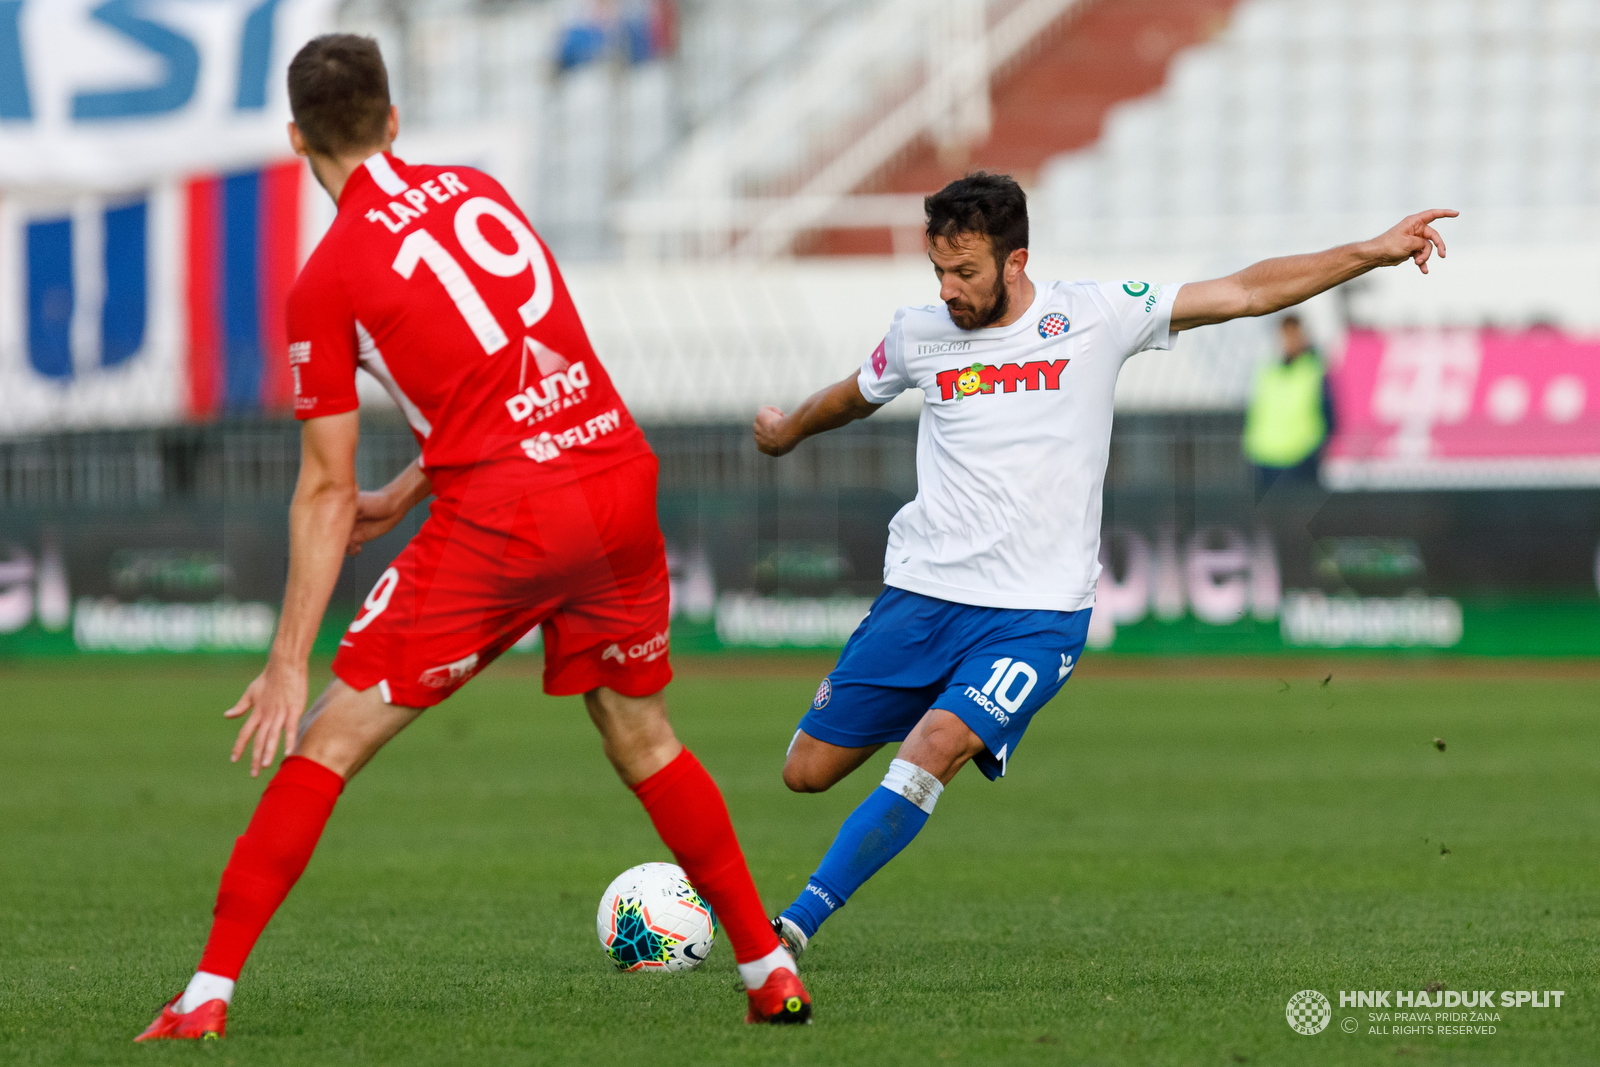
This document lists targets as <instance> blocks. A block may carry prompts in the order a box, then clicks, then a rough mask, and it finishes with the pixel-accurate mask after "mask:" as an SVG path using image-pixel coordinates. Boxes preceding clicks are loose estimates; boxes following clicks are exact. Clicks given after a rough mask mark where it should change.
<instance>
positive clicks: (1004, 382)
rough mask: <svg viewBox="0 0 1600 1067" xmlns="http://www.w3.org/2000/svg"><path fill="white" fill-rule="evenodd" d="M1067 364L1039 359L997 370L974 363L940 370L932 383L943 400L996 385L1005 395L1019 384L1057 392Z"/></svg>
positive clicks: (1064, 360)
mask: <svg viewBox="0 0 1600 1067" xmlns="http://www.w3.org/2000/svg"><path fill="white" fill-rule="evenodd" d="M1070 362H1071V360H1066V359H1056V360H1051V361H1050V362H1049V363H1046V362H1045V361H1044V360H1042V359H1039V360H1031V361H1030V362H1027V363H1024V364H1022V365H1021V366H1018V365H1017V364H1015V363H1002V364H1001V365H1000V366H998V367H990V366H985V365H984V364H982V363H974V364H972V366H970V367H956V368H955V369H954V370H946V371H940V372H939V376H938V378H936V379H935V380H936V381H937V382H938V383H939V394H940V399H942V400H960V399H961V398H963V397H968V396H973V395H975V394H977V393H992V392H994V387H995V386H996V385H999V386H1003V387H1004V391H1005V392H1007V393H1014V392H1016V391H1017V386H1018V385H1019V384H1021V385H1023V386H1025V387H1026V388H1028V389H1060V388H1061V372H1062V371H1064V370H1066V369H1067V364H1068V363H1070Z"/></svg>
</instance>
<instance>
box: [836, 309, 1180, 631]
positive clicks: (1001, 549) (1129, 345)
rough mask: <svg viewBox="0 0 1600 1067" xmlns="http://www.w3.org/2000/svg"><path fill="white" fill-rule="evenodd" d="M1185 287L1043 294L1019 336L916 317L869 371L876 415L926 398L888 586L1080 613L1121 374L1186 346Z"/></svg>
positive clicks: (906, 318) (901, 324) (893, 332)
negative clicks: (1155, 352) (1127, 365)
mask: <svg viewBox="0 0 1600 1067" xmlns="http://www.w3.org/2000/svg"><path fill="white" fill-rule="evenodd" d="M1177 293H1178V286H1177V285H1150V284H1147V283H1145V282H1048V283H1036V284H1035V294H1034V300H1033V305H1032V306H1031V307H1029V308H1028V310H1027V311H1026V312H1025V313H1024V314H1023V316H1022V317H1021V318H1019V319H1018V320H1017V321H1016V322H1014V323H1012V324H1011V325H1010V326H1003V327H998V328H992V329H985V330H963V329H961V328H959V327H958V326H956V324H955V323H954V322H952V321H951V320H950V312H949V310H948V309H947V308H946V307H945V306H944V305H943V304H930V305H928V306H926V307H903V308H901V309H900V310H899V311H897V312H895V316H894V324H893V325H892V326H890V327H889V333H888V335H887V336H886V337H885V338H884V339H883V343H882V344H880V345H879V346H878V348H877V350H876V351H874V352H873V353H872V355H871V356H869V357H868V358H867V361H866V363H864V364H863V365H862V367H861V374H860V377H859V378H858V382H859V384H860V386H861V395H862V396H864V397H866V398H867V400H869V401H871V402H872V403H874V404H882V403H885V402H887V401H889V400H892V399H894V398H895V396H897V395H898V394H899V393H901V392H902V391H904V390H906V389H920V390H922V395H923V400H924V403H923V405H922V419H921V424H920V425H919V427H918V433H917V498H916V499H915V500H913V501H912V502H911V503H909V504H907V505H906V506H905V507H903V508H901V509H900V512H899V514H897V515H895V517H894V521H892V522H891V523H890V524H889V547H888V551H887V552H886V553H885V556H884V566H883V581H884V584H885V585H891V586H894V587H896V588H899V589H908V590H910V591H911V592H913V593H922V594H924V595H925V596H931V597H938V598H939V599H941V600H950V601H954V602H955V603H958V604H974V605H977V606H980V607H991V608H1023V609H1043V610H1049V611H1077V610H1079V609H1081V608H1086V607H1089V606H1091V605H1092V604H1093V603H1094V590H1095V582H1096V580H1097V579H1098V578H1099V576H1100V559H1099V557H1100V495H1101V489H1102V487H1103V486H1104V484H1105V476H1106V461H1107V459H1108V457H1109V455H1110V452H1111V406H1112V395H1113V393H1114V392H1115V390H1116V384H1117V372H1118V371H1120V370H1121V369H1122V363H1123V361H1124V360H1126V359H1127V358H1128V357H1129V356H1131V355H1133V354H1134V353H1135V352H1142V351H1144V350H1145V349H1149V348H1171V347H1172V343H1173V341H1174V340H1175V339H1176V337H1177V335H1176V334H1175V333H1172V332H1171V323H1172V302H1173V300H1174V298H1175V297H1176V296H1177Z"/></svg>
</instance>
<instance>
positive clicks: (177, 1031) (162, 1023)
mask: <svg viewBox="0 0 1600 1067" xmlns="http://www.w3.org/2000/svg"><path fill="white" fill-rule="evenodd" d="M771 984H772V983H771V982H768V983H767V985H771ZM802 992H804V991H803V990H802ZM182 997H183V994H182V993H179V994H178V995H177V996H175V997H173V998H172V999H171V1000H169V1001H167V1003H166V1006H165V1007H163V1008H162V1009H161V1014H160V1015H157V1016H156V1021H155V1022H153V1023H151V1024H150V1025H149V1026H148V1027H146V1028H145V1031H144V1033H142V1034H140V1035H139V1036H138V1037H136V1038H134V1040H135V1041H160V1040H163V1039H171V1040H174V1041H214V1040H216V1039H217V1038H219V1037H221V1036H222V1032H223V1031H224V1030H226V1029H227V1027H228V1002H227V1001H225V1000H208V1001H206V1002H205V1003H204V1004H202V1005H200V1006H199V1007H198V1008H196V1009H195V1010H194V1011H191V1012H187V1013H186V1014H183V1015H179V1014H178V1013H177V1012H175V1011H173V1010H172V1006H173V1005H174V1004H176V1003H178V1001H179V1000H180V999H181V998H182ZM809 1007H810V1006H809V1005H807V1008H808V1009H809Z"/></svg>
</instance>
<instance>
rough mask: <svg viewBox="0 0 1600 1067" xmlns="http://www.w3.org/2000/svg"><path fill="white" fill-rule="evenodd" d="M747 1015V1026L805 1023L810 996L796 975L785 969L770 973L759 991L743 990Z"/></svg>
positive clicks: (807, 1021)
mask: <svg viewBox="0 0 1600 1067" xmlns="http://www.w3.org/2000/svg"><path fill="white" fill-rule="evenodd" d="M745 995H746V996H748V997H749V998H750V1014H748V1015H746V1016H745V1017H744V1021H745V1022H747V1023H809V1022H810V1021H811V997H810V995H809V994H808V993H806V987H805V986H804V985H801V984H800V976H799V975H797V974H795V973H794V972H793V971H791V970H789V969H788V968H787V967H783V968H780V969H778V970H776V971H773V972H772V973H771V974H770V975H768V976H767V981H766V984H765V985H763V986H762V987H761V988H760V989H747V990H745Z"/></svg>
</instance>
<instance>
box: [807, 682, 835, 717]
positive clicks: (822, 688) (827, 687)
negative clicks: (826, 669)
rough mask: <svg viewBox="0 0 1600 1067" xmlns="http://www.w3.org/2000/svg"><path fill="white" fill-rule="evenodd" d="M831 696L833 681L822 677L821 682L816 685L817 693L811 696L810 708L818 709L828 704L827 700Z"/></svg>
mask: <svg viewBox="0 0 1600 1067" xmlns="http://www.w3.org/2000/svg"><path fill="white" fill-rule="evenodd" d="M832 696H833V683H832V682H830V681H829V680H828V679H826V678H824V679H823V680H822V684H821V685H819V686H817V695H816V696H814V697H812V698H811V707H812V710H815V711H820V710H822V709H823V708H825V707H827V706H828V700H829V699H830V698H831V697H832Z"/></svg>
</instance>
